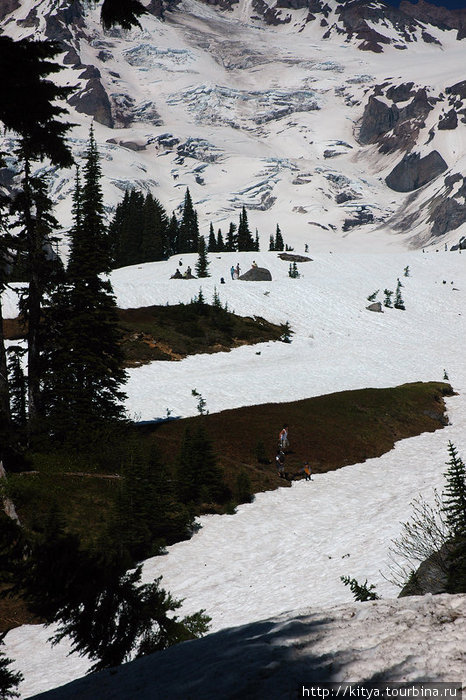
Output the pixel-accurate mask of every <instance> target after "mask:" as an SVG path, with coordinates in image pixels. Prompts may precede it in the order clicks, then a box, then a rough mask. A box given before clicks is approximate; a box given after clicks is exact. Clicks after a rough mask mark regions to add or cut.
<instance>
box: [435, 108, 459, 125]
mask: <svg viewBox="0 0 466 700" xmlns="http://www.w3.org/2000/svg"><path fill="white" fill-rule="evenodd" d="M457 126H458V115H457V114H456V112H455V110H454V109H450V111H449V112H447V113H446V114H444V115H443V116H441V117H440V119H439V120H438V128H439V129H442V130H447V129H456V127H457Z"/></svg>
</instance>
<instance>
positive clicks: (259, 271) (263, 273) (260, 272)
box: [239, 267, 272, 282]
mask: <svg viewBox="0 0 466 700" xmlns="http://www.w3.org/2000/svg"><path fill="white" fill-rule="evenodd" d="M239 279H240V280H243V282H270V281H271V279H272V275H271V274H270V270H267V269H266V268H265V267H251V269H250V270H248V271H247V272H245V273H244V275H241V276H240V277H239Z"/></svg>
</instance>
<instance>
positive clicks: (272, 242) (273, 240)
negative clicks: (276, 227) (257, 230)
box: [269, 234, 275, 250]
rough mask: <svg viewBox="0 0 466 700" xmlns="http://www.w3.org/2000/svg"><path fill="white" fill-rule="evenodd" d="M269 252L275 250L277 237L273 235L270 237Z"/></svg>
mask: <svg viewBox="0 0 466 700" xmlns="http://www.w3.org/2000/svg"><path fill="white" fill-rule="evenodd" d="M269 250H275V237H274V236H273V235H272V234H270V237H269Z"/></svg>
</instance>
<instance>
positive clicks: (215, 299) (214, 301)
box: [212, 287, 222, 309]
mask: <svg viewBox="0 0 466 700" xmlns="http://www.w3.org/2000/svg"><path fill="white" fill-rule="evenodd" d="M212 306H216V307H217V308H218V309H221V308H222V302H221V301H220V297H219V295H218V291H217V287H214V296H213V298H212Z"/></svg>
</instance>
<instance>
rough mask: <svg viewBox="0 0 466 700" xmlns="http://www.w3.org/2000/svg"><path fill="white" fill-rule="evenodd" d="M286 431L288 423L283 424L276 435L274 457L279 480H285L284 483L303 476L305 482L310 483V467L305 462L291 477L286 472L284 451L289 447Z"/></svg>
mask: <svg viewBox="0 0 466 700" xmlns="http://www.w3.org/2000/svg"><path fill="white" fill-rule="evenodd" d="M288 430H289V427H288V423H285V425H284V426H283V428H282V429H281V430H280V433H279V435H278V447H277V454H276V456H275V464H276V467H277V471H278V476H279V477H280V478H281V479H286V481H292V480H293V479H296V477H298V476H302V475H303V474H304V478H305V480H306V481H312V471H311V465H310V464H309V462H308V461H307V460H306V461H305V462H304V463H303V466H302V467H301V468H300V469H299V470H298V471H297V472H296V473H295V474H292V475H291V476H289V474H288V472H287V471H286V469H285V451H287V450H289V447H290V440H289V437H288Z"/></svg>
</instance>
